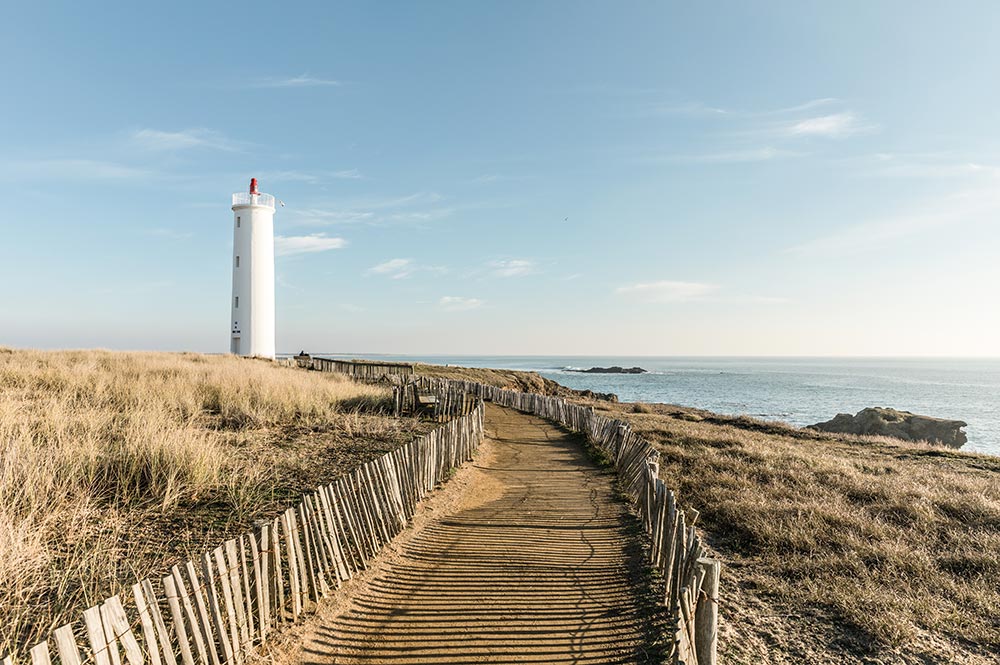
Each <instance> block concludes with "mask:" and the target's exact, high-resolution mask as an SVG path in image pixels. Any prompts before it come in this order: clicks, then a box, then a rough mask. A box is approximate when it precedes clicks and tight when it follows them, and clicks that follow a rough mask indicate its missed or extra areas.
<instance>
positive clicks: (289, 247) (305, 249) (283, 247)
mask: <svg viewBox="0 0 1000 665" xmlns="http://www.w3.org/2000/svg"><path fill="white" fill-rule="evenodd" d="M346 245H347V241H346V240H344V239H343V238H331V237H328V236H327V235H326V234H325V233H314V234H312V235H306V236H275V237H274V253H275V254H277V255H278V256H290V255H292V254H311V253H314V252H326V251H328V250H331V249H341V248H342V247H345V246H346Z"/></svg>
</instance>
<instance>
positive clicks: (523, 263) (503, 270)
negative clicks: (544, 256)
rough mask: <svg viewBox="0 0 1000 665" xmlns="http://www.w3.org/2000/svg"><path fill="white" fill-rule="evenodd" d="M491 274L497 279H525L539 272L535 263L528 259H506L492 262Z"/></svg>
mask: <svg viewBox="0 0 1000 665" xmlns="http://www.w3.org/2000/svg"><path fill="white" fill-rule="evenodd" d="M489 266H490V268H491V270H490V274H492V275H493V276H495V277H523V276H525V275H530V274H532V273H534V272H537V266H536V265H535V262H534V261H529V260H528V259H504V260H500V261H490V263H489Z"/></svg>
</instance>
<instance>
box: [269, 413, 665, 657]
mask: <svg viewBox="0 0 1000 665" xmlns="http://www.w3.org/2000/svg"><path fill="white" fill-rule="evenodd" d="M487 433H488V437H489V438H488V440H487V441H486V442H485V443H484V446H483V448H482V449H481V451H480V453H479V455H478V456H477V459H476V461H475V463H474V464H472V465H470V466H467V467H465V468H463V469H462V470H460V471H459V472H458V473H457V475H456V477H455V478H454V479H453V480H452V481H451V482H449V483H448V484H447V485H446V487H445V489H444V490H442V491H439V492H437V493H435V494H434V496H432V497H431V498H430V499H429V500H428V501H427V502H425V505H424V506H423V507H422V509H421V511H420V513H419V514H418V516H417V517H416V519H415V520H414V525H413V528H412V529H408V530H407V531H406V532H404V533H403V534H402V535H401V536H400V537H399V538H398V539H397V540H396V541H394V542H393V543H392V544H391V545H390V547H389V548H387V550H386V551H385V552H383V554H382V555H380V556H379V557H378V561H377V563H376V565H375V566H374V567H373V568H372V569H370V570H369V571H366V572H365V573H364V574H363V575H361V576H359V577H358V578H356V579H354V580H351V581H350V582H349V583H348V584H346V585H345V586H344V587H343V588H342V589H341V590H340V591H338V592H337V593H336V594H335V595H334V597H333V598H332V599H331V602H329V603H327V604H326V605H325V606H324V608H323V609H322V610H321V611H320V613H319V614H317V615H316V616H315V617H313V618H312V619H311V620H310V621H309V622H308V623H307V624H305V625H304V626H301V627H299V628H298V629H296V630H295V631H290V632H289V633H288V634H286V635H285V636H284V637H283V639H282V641H281V643H279V644H277V645H272V648H271V650H270V653H269V654H268V655H269V659H270V660H273V661H275V662H287V663H292V662H294V663H309V664H311V665H320V664H323V665H326V664H332V663H337V664H348V663H351V664H355V663H367V664H370V665H376V664H379V663H386V664H392V665H403V664H408V663H428V664H429V663H449V664H458V663H655V662H658V661H659V656H658V653H657V648H656V646H655V641H656V635H657V634H658V633H659V631H660V630H661V628H660V626H659V622H660V621H662V617H661V616H659V615H658V614H657V613H656V611H655V609H653V606H654V603H653V599H652V598H651V597H650V596H649V594H648V592H647V591H645V589H648V585H647V584H645V580H644V579H643V574H644V573H643V567H642V565H641V561H640V555H639V551H640V550H639V547H638V542H637V540H636V536H635V533H636V530H635V529H636V527H635V523H634V520H633V518H632V517H631V516H630V515H628V514H627V512H626V511H625V509H624V507H623V505H622V504H621V502H620V501H619V500H618V499H617V498H616V497H615V496H614V494H613V489H612V482H613V477H612V476H611V475H610V474H609V473H608V472H607V471H603V470H601V469H599V468H597V467H596V466H595V465H594V464H593V462H591V461H590V460H589V459H588V458H587V456H586V454H585V453H584V452H583V448H582V446H581V442H580V440H579V439H578V438H577V437H575V436H574V435H570V434H567V433H566V432H564V431H563V430H560V429H558V428H557V427H555V426H554V425H552V424H550V423H547V422H546V421H544V420H541V419H539V418H535V417H532V416H527V415H523V414H520V413H516V412H514V411H509V410H506V409H500V408H498V407H494V406H492V405H490V406H489V408H488V411H487Z"/></svg>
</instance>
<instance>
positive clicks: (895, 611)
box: [420, 367, 1000, 665]
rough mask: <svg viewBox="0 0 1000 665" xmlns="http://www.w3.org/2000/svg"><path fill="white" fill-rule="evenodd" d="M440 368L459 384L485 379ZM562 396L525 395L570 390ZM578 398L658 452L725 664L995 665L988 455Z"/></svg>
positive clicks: (998, 468)
mask: <svg viewBox="0 0 1000 665" xmlns="http://www.w3.org/2000/svg"><path fill="white" fill-rule="evenodd" d="M446 369H447V374H446V375H447V376H448V377H449V378H455V379H468V380H482V379H481V378H480V377H481V376H483V373H484V372H488V371H489V370H479V369H468V370H463V369H462V368H454V367H451V368H446ZM420 371H421V373H428V370H427V369H426V368H425V367H422V368H421V369H420ZM519 374H523V373H519ZM539 378H541V377H539ZM494 385H503V384H500V383H494ZM508 387H511V388H514V387H516V386H514V385H510V386H508ZM559 388H562V387H561V386H560V387H559ZM559 388H552V387H550V386H546V387H545V389H544V390H538V391H537V392H545V393H546V394H562V395H567V396H573V395H574V391H570V390H568V389H566V388H562V390H560V389H559ZM521 389H524V388H521ZM576 395H577V396H579V394H578V393H577V394H576ZM586 403H588V404H590V405H591V406H593V407H594V408H595V409H596V410H598V411H599V412H603V413H605V414H606V415H608V416H610V417H615V418H622V419H625V420H628V421H629V422H631V423H632V425H633V427H634V428H635V429H636V431H637V432H639V433H640V434H642V435H643V436H644V437H646V438H647V439H648V440H649V441H650V442H651V443H653V444H654V445H656V446H657V447H658V448H659V449H660V451H661V453H662V456H661V459H660V476H661V477H662V478H663V479H664V481H665V482H666V483H667V485H668V486H669V487H672V488H674V489H676V490H677V491H678V495H679V497H680V499H681V501H682V502H683V503H684V504H685V505H688V506H691V507H693V508H696V509H698V510H699V511H700V513H701V515H700V518H699V521H698V526H699V527H701V528H702V530H703V532H704V534H705V536H706V538H707V542H708V544H709V545H711V546H712V547H713V548H714V549H715V550H716V552H717V554H718V555H719V556H720V557H721V558H722V560H723V580H722V601H721V605H720V614H721V618H722V621H723V633H722V635H721V642H720V653H721V656H722V658H723V662H727V663H737V664H743V663H745V664H748V665H749V664H750V663H753V664H756V663H762V662H767V663H796V664H797V663H866V664H872V665H874V664H875V663H906V664H911V663H912V664H916V663H921V664H926V663H969V664H972V663H976V664H978V663H993V662H996V654H997V653H1000V584H998V583H997V580H1000V458H997V457H993V456H988V455H976V454H966V453H960V452H954V451H951V450H948V449H945V448H941V447H935V446H930V445H926V444H920V443H907V442H904V441H901V440H897V439H891V438H885V437H862V436H851V435H839V434H828V433H823V432H816V431H812V430H807V429H801V428H797V427H792V426H790V425H786V424H783V423H773V422H766V421H761V420H756V419H753V418H749V417H746V416H737V417H732V416H722V415H718V414H714V413H711V412H708V411H703V410H699V409H692V408H686V407H680V406H673V405H666V404H643V403H637V404H610V403H608V402H604V401H596V400H586Z"/></svg>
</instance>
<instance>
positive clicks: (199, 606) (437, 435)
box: [0, 399, 483, 665]
mask: <svg viewBox="0 0 1000 665" xmlns="http://www.w3.org/2000/svg"><path fill="white" fill-rule="evenodd" d="M482 437H483V403H482V401H481V400H479V399H476V404H475V406H474V408H473V409H472V410H471V411H470V412H469V413H467V414H466V415H464V416H462V417H459V418H456V419H454V420H451V421H450V422H448V423H447V424H445V425H443V426H442V427H439V428H437V429H435V430H434V431H432V432H430V433H429V434H427V435H426V436H423V437H421V438H419V439H417V440H415V441H413V442H411V443H409V444H407V445H405V446H402V447H400V448H397V449H396V450H394V451H392V452H390V453H387V454H385V455H383V456H382V457H379V458H377V459H375V460H372V461H370V462H368V463H366V464H363V465H362V466H360V467H358V468H356V469H354V470H353V471H352V472H350V473H348V474H346V475H345V476H343V477H341V478H339V479H337V480H335V481H334V482H332V483H330V484H328V485H325V486H322V487H317V488H316V490H315V491H314V492H311V493H309V494H307V495H306V496H304V497H303V498H302V501H301V502H300V503H299V504H298V505H297V506H294V507H292V508H289V509H288V510H286V511H285V512H284V513H283V514H281V515H279V516H278V517H276V518H274V520H273V521H271V522H269V523H263V524H260V525H259V528H258V529H257V530H256V531H254V532H252V533H247V534H244V535H242V536H240V537H238V538H234V539H232V540H229V541H227V542H225V543H224V544H223V545H221V546H219V547H218V548H216V549H215V550H213V551H212V552H206V553H205V554H203V555H202V556H201V557H200V559H198V560H196V561H187V562H185V563H184V564H181V565H176V566H173V567H172V568H171V569H170V573H169V574H168V575H166V576H165V577H163V578H162V579H161V580H150V579H146V580H143V581H141V582H138V583H137V584H135V585H133V586H132V588H131V594H129V595H128V596H127V597H126V598H122V597H119V596H113V597H111V598H108V599H107V600H105V601H104V602H103V603H101V604H99V605H96V606H94V607H91V608H89V609H88V610H86V611H85V612H84V613H83V618H82V621H81V622H80V623H78V624H68V625H65V626H62V627H61V628H58V629H56V630H55V631H54V632H53V634H52V636H51V638H50V639H48V640H46V641H44V642H41V643H40V644H37V645H35V646H34V647H32V648H31V649H30V651H29V656H28V657H29V658H30V661H31V663H32V665H50V663H52V662H53V660H55V661H56V662H59V663H62V665H83V664H84V663H87V664H88V665H89V664H90V663H94V664H95V665H122V663H123V662H124V663H127V664H128V665H143V664H144V663H150V664H151V665H178V663H181V664H182V665H230V664H235V665H243V664H244V663H245V662H247V661H248V660H249V658H250V656H251V654H252V653H253V652H254V651H255V650H256V649H257V648H258V647H259V646H260V645H261V644H263V643H264V642H265V641H266V639H267V636H268V634H270V633H271V632H272V631H273V630H275V629H276V628H277V627H279V626H280V625H282V624H288V623H294V622H296V621H298V620H300V618H302V617H303V615H304V614H307V613H310V612H312V611H314V610H315V609H316V607H317V604H318V603H319V602H320V600H321V599H322V598H323V597H325V596H327V595H328V594H329V593H330V592H331V590H332V589H334V588H336V587H339V586H340V584H341V583H342V582H343V581H344V580H347V579H349V578H351V577H352V576H353V575H354V574H355V573H357V572H358V571H359V570H362V569H364V568H366V567H367V566H368V563H369V562H370V561H371V559H372V557H374V556H375V555H376V554H377V553H378V552H379V551H380V550H381V549H382V548H383V547H384V546H385V544H386V543H388V542H389V541H390V540H392V538H393V537H394V536H396V535H397V534H398V533H399V532H400V531H402V530H403V529H404V528H405V527H406V525H407V524H408V523H409V521H410V520H411V519H412V518H413V515H414V512H415V510H416V506H417V503H418V502H419V501H420V500H421V499H422V498H423V497H424V496H425V495H426V494H427V493H428V492H430V491H431V490H432V489H434V487H435V486H437V485H438V484H439V483H441V482H442V481H443V480H445V479H446V477H447V475H448V473H449V471H450V470H451V469H453V468H455V467H457V466H459V465H461V464H462V463H463V462H466V461H468V460H471V459H472V454H473V452H474V451H475V450H476V448H478V446H479V444H480V442H481V441H482ZM53 645H54V646H55V653H53V651H52V646H53ZM20 659H23V654H21V657H20ZM20 659H19V660H20ZM14 664H15V660H14V657H12V656H10V655H8V656H6V657H3V658H0V665H14Z"/></svg>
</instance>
